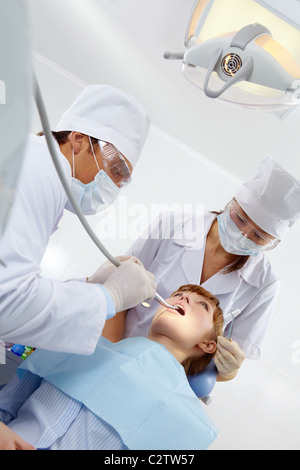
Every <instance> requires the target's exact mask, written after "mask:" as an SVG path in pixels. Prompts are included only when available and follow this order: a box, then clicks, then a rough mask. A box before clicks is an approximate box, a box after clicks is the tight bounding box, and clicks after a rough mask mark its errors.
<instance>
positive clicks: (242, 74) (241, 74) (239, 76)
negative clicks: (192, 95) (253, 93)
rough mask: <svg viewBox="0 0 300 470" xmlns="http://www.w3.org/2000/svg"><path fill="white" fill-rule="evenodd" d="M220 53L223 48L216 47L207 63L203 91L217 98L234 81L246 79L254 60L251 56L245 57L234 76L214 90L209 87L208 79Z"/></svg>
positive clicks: (250, 72) (233, 83) (234, 82)
mask: <svg viewBox="0 0 300 470" xmlns="http://www.w3.org/2000/svg"><path fill="white" fill-rule="evenodd" d="M222 54H223V49H221V48H218V49H217V50H216V52H215V53H214V54H213V56H212V58H211V61H210V63H209V66H208V70H207V74H206V78H205V83H204V93H205V94H206V96H208V97H209V98H219V96H221V95H222V94H223V93H224V91H226V90H227V89H228V88H230V87H232V86H233V85H235V84H236V83H238V82H242V81H243V80H248V78H249V77H250V75H251V74H252V72H253V67H254V61H253V59H252V57H247V59H246V61H245V63H244V65H243V66H242V67H241V68H240V69H239V70H238V71H237V73H236V74H235V76H234V77H233V78H232V79H231V80H230V81H228V82H226V83H225V85H224V86H223V87H222V88H221V89H220V90H216V91H215V90H211V89H210V88H209V81H210V78H211V75H212V73H213V71H214V70H215V68H216V65H217V63H218V61H219V60H220V58H221V56H222Z"/></svg>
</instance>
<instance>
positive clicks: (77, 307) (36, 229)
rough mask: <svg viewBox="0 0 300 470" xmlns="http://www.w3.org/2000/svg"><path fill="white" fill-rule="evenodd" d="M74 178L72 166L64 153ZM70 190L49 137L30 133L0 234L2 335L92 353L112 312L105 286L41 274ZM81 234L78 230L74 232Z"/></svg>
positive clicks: (64, 163)
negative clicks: (58, 169) (64, 183)
mask: <svg viewBox="0 0 300 470" xmlns="http://www.w3.org/2000/svg"><path fill="white" fill-rule="evenodd" d="M56 148H57V151H58V154H59V155H60V157H61V158H60V162H61V164H62V167H63V169H64V171H65V174H66V176H67V178H68V179H69V180H71V169H70V165H69V163H68V161H67V159H66V158H65V157H64V156H63V155H62V154H61V153H60V149H59V146H58V145H57V144H56ZM66 202H67V196H66V194H65V191H64V189H63V187H62V185H61V182H60V180H59V177H58V175H57V173H56V170H55V168H54V165H53V162H52V160H51V157H50V154H49V151H48V147H47V145H46V141H45V138H44V137H36V136H30V137H29V139H28V142H27V146H26V155H25V158H24V163H23V168H22V172H21V176H20V181H19V184H18V192H17V196H16V200H15V204H14V206H13V209H12V212H11V216H10V220H9V224H8V226H7V229H6V231H5V233H4V236H3V237H2V238H1V239H0V259H1V260H2V261H3V262H4V263H5V264H6V266H7V267H6V268H2V267H1V266H0V339H1V340H2V341H7V342H13V343H18V344H24V345H27V346H32V347H39V348H43V349H50V350H55V351H62V352H74V353H81V354H91V353H92V352H93V351H94V348H95V346H96V344H97V341H98V338H99V336H100V334H101V331H102V328H103V324H104V322H105V320H106V315H107V301H106V296H105V293H104V292H103V290H102V289H101V287H99V286H97V285H93V284H87V283H85V282H80V281H78V280H77V281H76V280H72V281H67V282H60V281H57V280H52V279H46V278H43V277H41V269H40V263H41V260H42V258H43V255H44V253H45V250H46V248H47V245H48V242H49V237H50V235H51V233H53V232H54V231H55V230H56V229H57V227H58V222H59V220H60V219H61V217H62V215H63V211H64V207H65V204H66ZM74 236H76V234H74Z"/></svg>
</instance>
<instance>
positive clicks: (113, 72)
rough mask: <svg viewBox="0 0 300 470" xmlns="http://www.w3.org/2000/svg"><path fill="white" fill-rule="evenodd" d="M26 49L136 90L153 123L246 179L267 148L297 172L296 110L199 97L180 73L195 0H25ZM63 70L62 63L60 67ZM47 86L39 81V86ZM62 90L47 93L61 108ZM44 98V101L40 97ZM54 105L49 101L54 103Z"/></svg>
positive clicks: (93, 79)
mask: <svg viewBox="0 0 300 470" xmlns="http://www.w3.org/2000/svg"><path fill="white" fill-rule="evenodd" d="M27 4H28V6H29V11H30V28H31V36H32V48H33V50H34V51H35V52H36V53H37V54H38V55H39V57H40V58H42V59H44V60H46V61H50V62H48V63H50V64H51V67H53V68H55V67H59V68H60V71H61V70H62V69H64V71H65V72H66V73H70V74H72V75H73V76H75V77H77V78H78V80H80V82H79V83H86V84H91V83H109V84H111V85H114V86H116V87H119V88H121V89H123V90H125V91H127V92H128V93H131V94H132V95H134V96H135V97H136V98H137V99H138V100H139V101H140V102H141V103H142V104H143V105H144V106H145V107H146V108H147V109H148V111H149V114H150V116H151V120H152V123H153V125H154V126H156V127H158V128H159V129H161V130H162V131H164V132H166V133H167V134H169V135H171V136H172V137H174V138H175V139H178V140H179V141H180V142H182V143H183V144H185V145H187V146H189V147H191V148H192V149H193V150H195V151H197V152H198V153H200V154H201V155H202V156H204V157H206V158H208V159H209V160H211V161H212V162H214V163H216V164H217V165H220V166H221V167H223V168H224V169H226V170H227V171H229V172H231V173H232V174H233V175H234V176H236V177H238V178H240V179H242V180H244V179H246V178H248V177H249V176H250V174H251V173H252V171H253V170H254V168H255V166H256V164H257V163H258V161H259V159H260V158H261V157H262V156H264V155H266V154H272V155H273V156H274V157H276V158H277V159H278V160H279V161H281V162H282V163H283V164H285V165H287V166H288V167H289V168H290V169H291V170H292V171H294V172H295V173H296V174H297V175H298V176H299V177H300V159H299V153H300V131H299V124H300V110H298V111H296V112H294V113H293V114H292V115H291V116H290V118H289V119H288V120H286V121H284V122H283V121H281V120H280V119H279V118H278V117H277V116H275V115H273V114H268V113H265V112H261V111H247V110H243V109H236V108H233V107H230V106H228V105H226V104H224V103H221V102H218V101H214V100H211V99H209V98H207V97H205V96H204V95H203V94H202V92H201V91H200V90H199V89H197V88H196V87H194V86H193V85H191V84H190V83H189V82H188V81H187V80H186V79H185V78H184V77H183V75H182V73H181V63H180V61H167V60H165V59H164V58H163V54H164V52H165V51H166V50H170V51H183V50H184V36H185V30H186V25H187V21H188V18H189V14H190V11H191V9H192V6H193V4H194V0H151V1H149V0H27ZM61 68H62V69H61ZM43 86H44V87H45V84H43ZM63 93H64V90H61V89H59V86H58V87H57V89H56V96H55V97H53V99H55V102H56V106H57V108H58V109H59V111H60V112H62V111H63V109H61V110H60V104H61V103H63V102H64V100H63ZM46 104H47V103H46ZM52 106H53V103H52Z"/></svg>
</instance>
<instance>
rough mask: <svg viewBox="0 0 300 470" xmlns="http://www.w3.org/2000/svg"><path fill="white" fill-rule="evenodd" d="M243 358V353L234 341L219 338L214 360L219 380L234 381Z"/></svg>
mask: <svg viewBox="0 0 300 470" xmlns="http://www.w3.org/2000/svg"><path fill="white" fill-rule="evenodd" d="M245 357H246V356H245V353H244V352H243V351H242V350H241V348H240V347H239V345H238V344H237V343H236V342H235V341H229V340H228V339H227V338H224V337H223V336H219V337H218V344H217V352H216V355H215V358H214V360H215V365H216V368H217V369H218V372H219V378H220V380H221V381H222V380H223V381H228V380H232V379H234V377H235V376H236V375H237V373H238V371H239V369H240V367H241V365H242V363H243V362H244V360H245Z"/></svg>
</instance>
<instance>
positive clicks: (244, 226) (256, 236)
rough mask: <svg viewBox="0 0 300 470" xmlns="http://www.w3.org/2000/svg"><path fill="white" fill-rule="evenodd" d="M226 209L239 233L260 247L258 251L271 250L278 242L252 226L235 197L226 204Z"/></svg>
mask: <svg viewBox="0 0 300 470" xmlns="http://www.w3.org/2000/svg"><path fill="white" fill-rule="evenodd" d="M226 209H227V210H228V211H229V214H230V218H231V220H232V221H233V223H234V224H235V225H236V227H237V228H238V229H239V231H240V232H241V234H242V235H243V236H244V237H246V238H248V239H250V240H251V241H253V242H254V243H255V244H256V245H258V246H259V247H260V251H270V250H273V248H275V247H276V246H277V245H278V244H279V243H280V240H278V238H273V237H271V236H270V235H267V234H266V233H263V232H262V231H261V230H259V229H257V228H256V227H254V225H253V224H252V223H251V221H250V220H249V219H248V218H247V216H246V214H243V212H242V210H241V208H240V206H239V205H238V203H237V201H236V200H235V199H233V200H232V201H231V202H230V203H229V204H228V205H227V206H226Z"/></svg>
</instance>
